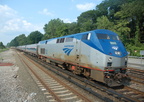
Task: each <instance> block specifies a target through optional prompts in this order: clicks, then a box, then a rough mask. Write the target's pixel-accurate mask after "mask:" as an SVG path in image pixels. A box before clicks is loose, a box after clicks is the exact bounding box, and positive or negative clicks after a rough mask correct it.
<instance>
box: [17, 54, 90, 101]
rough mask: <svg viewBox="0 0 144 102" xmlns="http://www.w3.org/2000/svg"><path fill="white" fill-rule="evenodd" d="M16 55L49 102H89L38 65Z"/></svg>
mask: <svg viewBox="0 0 144 102" xmlns="http://www.w3.org/2000/svg"><path fill="white" fill-rule="evenodd" d="M18 55H19V57H20V60H21V61H22V62H23V63H24V64H25V65H26V66H27V67H28V68H29V69H30V71H31V74H32V76H33V78H34V79H35V81H37V83H38V84H39V86H41V87H42V90H43V91H45V94H46V95H47V98H48V100H49V102H53V101H54V102H55V101H57V102H68V101H77V102H83V101H84V102H91V101H90V100H89V99H88V98H87V97H86V96H83V95H82V94H81V93H79V92H77V91H76V90H74V89H73V88H71V87H69V86H68V85H66V84H65V83H63V82H62V81H61V80H59V79H58V78H56V77H55V76H54V75H52V74H51V73H50V72H48V70H46V69H44V68H43V67H42V66H40V65H39V64H37V63H35V62H33V61H32V60H30V59H28V58H27V57H24V56H22V55H20V54H18Z"/></svg>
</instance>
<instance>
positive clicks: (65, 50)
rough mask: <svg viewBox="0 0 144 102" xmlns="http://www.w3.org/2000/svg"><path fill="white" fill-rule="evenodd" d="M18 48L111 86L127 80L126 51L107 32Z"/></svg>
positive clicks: (74, 36) (113, 34)
mask: <svg viewBox="0 0 144 102" xmlns="http://www.w3.org/2000/svg"><path fill="white" fill-rule="evenodd" d="M17 48H18V49H20V50H23V51H25V52H28V53H30V54H33V55H35V56H37V57H38V58H40V59H42V60H45V61H46V62H48V63H55V64H57V65H58V64H60V65H62V66H63V67H64V68H65V69H67V70H71V71H72V72H73V73H75V74H79V75H80V74H83V75H84V76H85V77H88V78H91V79H94V80H96V81H99V82H102V83H105V84H107V85H108V86H110V87H113V86H120V85H123V84H125V83H128V82H129V81H130V78H129V76H128V74H127V71H126V67H127V60H128V58H127V55H128V54H127V51H126V49H125V47H124V45H123V43H122V42H121V40H120V39H119V37H118V35H117V34H116V33H114V32H112V31H110V30H105V29H98V30H92V31H87V32H83V33H77V34H72V35H67V36H63V37H58V38H53V39H48V40H43V41H40V42H39V43H38V44H31V45H24V46H18V47H17Z"/></svg>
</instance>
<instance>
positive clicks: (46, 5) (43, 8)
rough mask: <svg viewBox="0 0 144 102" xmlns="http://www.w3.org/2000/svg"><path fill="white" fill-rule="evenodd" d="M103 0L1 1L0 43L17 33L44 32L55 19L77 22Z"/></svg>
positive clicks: (9, 39)
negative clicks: (83, 14) (46, 26)
mask: <svg viewBox="0 0 144 102" xmlns="http://www.w3.org/2000/svg"><path fill="white" fill-rule="evenodd" d="M102 1H103V0H0V42H3V44H4V45H6V44H7V43H8V42H10V41H11V40H12V39H14V38H15V37H16V36H19V35H21V34H25V35H26V36H28V35H29V34H30V33H31V32H33V31H36V30H38V31H40V32H41V33H42V34H44V31H43V27H44V25H45V24H48V22H49V21H50V20H52V19H57V18H60V19H61V20H63V21H64V22H65V23H71V22H76V21H77V17H78V16H80V14H81V13H82V12H85V11H88V10H93V9H95V7H96V5H98V4H100V3H101V2H102Z"/></svg>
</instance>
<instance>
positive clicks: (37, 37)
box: [27, 31, 43, 44]
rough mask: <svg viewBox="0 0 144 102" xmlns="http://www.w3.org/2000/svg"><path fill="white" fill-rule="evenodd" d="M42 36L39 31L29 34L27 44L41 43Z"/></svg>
mask: <svg viewBox="0 0 144 102" xmlns="http://www.w3.org/2000/svg"><path fill="white" fill-rule="evenodd" d="M42 37H43V34H42V33H41V32H39V31H33V32H31V33H30V34H29V35H28V37H27V42H28V44H35V43H38V42H39V41H41V39H42Z"/></svg>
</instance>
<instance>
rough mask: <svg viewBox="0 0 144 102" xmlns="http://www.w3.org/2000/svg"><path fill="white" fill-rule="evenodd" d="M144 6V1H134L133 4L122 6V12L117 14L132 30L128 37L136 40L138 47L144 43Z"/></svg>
mask: <svg viewBox="0 0 144 102" xmlns="http://www.w3.org/2000/svg"><path fill="white" fill-rule="evenodd" d="M143 5H144V1H143V0H133V1H132V2H128V3H126V4H124V5H121V10H120V11H119V12H117V13H116V14H115V16H116V17H117V18H118V19H119V20H120V21H122V22H124V23H125V24H126V25H125V26H127V27H129V28H130V30H129V31H130V35H128V37H129V38H131V39H134V40H135V41H134V43H135V45H136V46H138V45H139V44H140V43H141V42H144V6H143ZM124 23H123V24H124ZM127 30H128V29H127Z"/></svg>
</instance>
